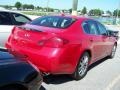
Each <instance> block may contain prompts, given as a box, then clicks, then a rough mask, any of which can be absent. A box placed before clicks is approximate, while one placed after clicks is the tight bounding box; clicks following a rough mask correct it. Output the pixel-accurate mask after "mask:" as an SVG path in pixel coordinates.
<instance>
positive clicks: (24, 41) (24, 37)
mask: <svg viewBox="0 0 120 90" xmlns="http://www.w3.org/2000/svg"><path fill="white" fill-rule="evenodd" d="M61 31H63V29H56V28H49V27H43V26H36V25H29V24H26V25H23V26H20V27H16V28H15V30H14V33H13V34H14V35H13V36H14V39H13V41H14V42H15V43H16V44H17V45H19V46H21V47H22V46H23V47H28V48H29V47H30V48H33V47H34V48H37V49H38V48H40V46H39V42H40V41H43V40H48V39H50V38H52V37H54V36H56V33H60V32H61Z"/></svg>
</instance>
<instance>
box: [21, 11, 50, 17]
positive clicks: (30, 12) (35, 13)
mask: <svg viewBox="0 0 120 90" xmlns="http://www.w3.org/2000/svg"><path fill="white" fill-rule="evenodd" d="M21 13H23V14H27V15H35V16H45V15H49V14H50V13H51V12H49V13H47V12H39V11H22V12H21Z"/></svg>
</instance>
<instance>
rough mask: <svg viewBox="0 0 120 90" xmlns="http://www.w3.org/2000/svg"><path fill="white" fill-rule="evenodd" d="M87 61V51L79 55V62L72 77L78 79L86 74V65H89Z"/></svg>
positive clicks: (88, 59)
mask: <svg viewBox="0 0 120 90" xmlns="http://www.w3.org/2000/svg"><path fill="white" fill-rule="evenodd" d="M89 61H90V55H89V53H88V52H85V53H83V55H82V56H81V58H80V60H79V63H78V65H77V67H76V70H75V72H74V73H73V74H72V77H73V78H74V79H75V80H80V79H82V78H83V77H85V75H86V74H87V71H88V65H89Z"/></svg>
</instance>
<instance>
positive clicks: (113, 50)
mask: <svg viewBox="0 0 120 90" xmlns="http://www.w3.org/2000/svg"><path fill="white" fill-rule="evenodd" d="M116 49H117V45H116V44H115V45H114V46H113V48H112V50H111V54H110V55H109V58H111V59H112V58H114V57H115V53H116Z"/></svg>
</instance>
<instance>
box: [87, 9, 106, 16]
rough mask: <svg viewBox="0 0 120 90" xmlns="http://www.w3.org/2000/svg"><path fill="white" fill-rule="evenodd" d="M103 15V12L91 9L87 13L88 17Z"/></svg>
mask: <svg viewBox="0 0 120 90" xmlns="http://www.w3.org/2000/svg"><path fill="white" fill-rule="evenodd" d="M103 13H104V11H102V10H100V9H92V10H90V11H89V15H90V16H101V15H102V14H103Z"/></svg>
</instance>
